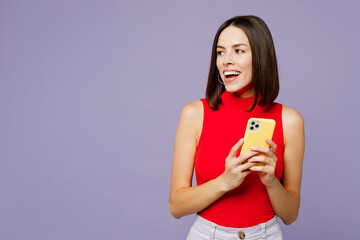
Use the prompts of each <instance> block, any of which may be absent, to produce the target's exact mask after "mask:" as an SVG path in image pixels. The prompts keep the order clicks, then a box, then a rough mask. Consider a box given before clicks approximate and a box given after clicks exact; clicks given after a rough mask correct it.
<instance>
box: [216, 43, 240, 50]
mask: <svg viewBox="0 0 360 240" xmlns="http://www.w3.org/2000/svg"><path fill="white" fill-rule="evenodd" d="M240 46H246V44H244V43H238V44H235V45H232V47H233V48H234V47H240ZM217 48H223V49H225V47H223V46H220V45H217Z"/></svg>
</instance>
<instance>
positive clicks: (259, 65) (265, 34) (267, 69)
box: [206, 15, 279, 112]
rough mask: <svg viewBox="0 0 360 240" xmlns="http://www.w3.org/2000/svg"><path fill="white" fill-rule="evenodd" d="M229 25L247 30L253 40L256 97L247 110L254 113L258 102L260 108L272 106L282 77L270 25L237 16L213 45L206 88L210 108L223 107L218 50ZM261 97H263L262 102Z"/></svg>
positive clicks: (226, 23) (217, 35)
mask: <svg viewBox="0 0 360 240" xmlns="http://www.w3.org/2000/svg"><path fill="white" fill-rule="evenodd" d="M229 26H235V27H238V28H240V29H241V30H243V31H244V32H245V34H246V35H247V37H248V39H249V43H250V47H251V54H252V69H253V80H252V85H253V87H254V90H255V96H254V101H253V103H252V105H251V106H250V107H249V109H248V110H247V112H250V111H252V110H253V109H254V108H255V106H256V104H257V103H258V104H259V105H260V106H265V105H267V104H269V103H272V102H273V101H274V100H275V99H276V97H277V95H278V93H279V74H278V68H277V61H276V54H275V47H274V42H273V39H272V36H271V33H270V30H269V28H268V27H267V25H266V23H265V22H264V21H263V20H262V19H261V18H259V17H256V16H251V15H250V16H237V17H233V18H231V19H229V20H227V21H226V22H224V23H223V24H222V25H221V26H220V28H219V29H218V31H217V33H216V35H215V38H214V42H213V47H212V53H211V62H210V70H209V77H208V83H207V87H206V98H207V100H208V103H209V105H210V107H211V108H212V109H213V110H215V111H216V110H217V109H218V108H219V104H221V98H220V95H221V94H222V93H223V92H224V91H225V87H224V85H222V84H221V83H219V81H218V76H219V71H218V69H217V66H216V57H217V54H216V48H217V45H218V39H219V36H220V34H221V32H222V31H223V30H224V29H225V28H227V27H229ZM259 95H260V96H261V98H260V100H259ZM258 101H259V102H258Z"/></svg>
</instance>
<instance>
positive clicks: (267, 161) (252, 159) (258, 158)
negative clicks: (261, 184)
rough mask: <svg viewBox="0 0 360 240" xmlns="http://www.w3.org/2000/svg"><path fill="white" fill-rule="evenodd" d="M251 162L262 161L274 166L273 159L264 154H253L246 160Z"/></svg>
mask: <svg viewBox="0 0 360 240" xmlns="http://www.w3.org/2000/svg"><path fill="white" fill-rule="evenodd" d="M248 161H249V162H251V163H264V164H266V165H270V166H276V161H275V159H272V158H270V157H266V156H254V157H252V158H250V159H249V160H248Z"/></svg>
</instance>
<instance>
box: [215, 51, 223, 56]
mask: <svg viewBox="0 0 360 240" xmlns="http://www.w3.org/2000/svg"><path fill="white" fill-rule="evenodd" d="M216 54H217V55H223V54H224V52H223V51H218V52H216Z"/></svg>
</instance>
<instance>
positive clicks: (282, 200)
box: [249, 106, 305, 224]
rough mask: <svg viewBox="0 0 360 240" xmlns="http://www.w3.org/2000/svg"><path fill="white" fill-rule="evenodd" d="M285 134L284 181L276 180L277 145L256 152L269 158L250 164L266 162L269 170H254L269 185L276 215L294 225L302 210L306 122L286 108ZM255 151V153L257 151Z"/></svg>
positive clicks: (255, 168) (268, 190)
mask: <svg viewBox="0 0 360 240" xmlns="http://www.w3.org/2000/svg"><path fill="white" fill-rule="evenodd" d="M283 130H284V141H285V149H284V175H283V181H282V183H280V181H279V180H278V179H277V178H276V177H275V174H274V172H275V166H276V161H277V160H276V157H275V150H276V145H275V143H274V142H272V141H270V140H269V141H268V143H269V146H270V148H269V149H261V148H260V147H255V149H256V150H258V151H260V152H264V153H266V154H267V155H268V157H266V158H264V157H263V158H261V157H254V158H253V159H251V160H249V161H254V162H264V163H265V164H266V165H265V167H257V166H256V167H252V168H251V170H254V171H258V172H259V176H260V178H261V180H262V182H263V183H264V184H265V186H266V189H267V192H268V194H269V197H270V201H271V204H272V207H273V208H274V211H275V213H276V214H277V215H278V216H279V217H280V218H281V219H282V220H283V222H284V223H285V224H291V223H293V222H294V221H295V220H296V219H297V217H298V212H299V208H300V187H301V176H302V166H303V156H304V148H305V134H304V121H303V118H302V117H301V115H300V114H299V113H298V112H297V111H295V110H293V109H291V108H289V107H285V106H283ZM255 149H254V150H255Z"/></svg>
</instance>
